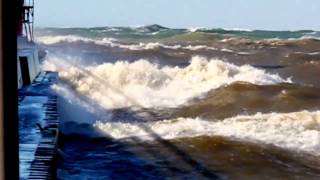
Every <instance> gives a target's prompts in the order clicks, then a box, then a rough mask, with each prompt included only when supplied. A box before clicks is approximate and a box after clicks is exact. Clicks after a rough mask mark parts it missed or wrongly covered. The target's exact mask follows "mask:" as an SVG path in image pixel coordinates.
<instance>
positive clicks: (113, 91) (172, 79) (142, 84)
mask: <svg viewBox="0 0 320 180" xmlns="http://www.w3.org/2000/svg"><path fill="white" fill-rule="evenodd" d="M54 63H56V62H55V61H52V62H50V59H49V60H47V62H45V63H44V66H45V67H43V68H45V69H46V68H47V70H50V68H52V70H58V72H59V76H60V78H61V79H62V80H64V81H65V82H66V83H68V84H69V85H71V86H72V87H73V88H74V89H75V90H76V91H77V92H78V93H80V94H81V95H85V96H86V97H89V98H90V99H91V100H93V101H95V102H98V104H100V105H101V106H102V107H104V108H111V109H113V108H124V107H132V106H135V107H144V108H164V107H178V106H180V105H183V104H185V103H187V102H188V101H190V100H192V99H194V98H201V97H204V96H205V95H206V93H207V92H209V91H210V90H213V89H216V88H218V87H220V86H222V85H226V84H230V83H233V82H236V81H246V82H250V83H253V84H258V85H266V84H277V83H282V82H290V80H284V79H282V78H281V77H279V76H278V75H276V74H269V73H266V72H265V71H264V70H260V69H257V68H254V67H252V66H249V65H243V66H236V65H234V64H231V63H227V62H223V61H221V60H218V59H210V60H209V59H206V58H204V57H199V56H196V57H193V58H192V59H191V62H190V64H189V65H188V66H187V67H184V68H183V67H170V66H165V67H160V66H159V65H157V64H152V63H150V62H149V61H147V60H143V59H142V60H138V61H135V62H132V63H129V62H127V61H118V62H116V63H104V64H101V65H96V66H90V67H85V68H84V67H83V68H82V67H80V66H77V65H75V64H73V65H71V66H70V67H67V68H61V69H59V67H57V66H56V65H54Z"/></svg>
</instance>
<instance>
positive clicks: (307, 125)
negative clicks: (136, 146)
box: [95, 111, 320, 155]
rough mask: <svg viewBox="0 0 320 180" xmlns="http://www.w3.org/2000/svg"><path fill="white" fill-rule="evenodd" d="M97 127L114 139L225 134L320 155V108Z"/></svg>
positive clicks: (111, 123)
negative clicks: (209, 118) (153, 134)
mask: <svg viewBox="0 0 320 180" xmlns="http://www.w3.org/2000/svg"><path fill="white" fill-rule="evenodd" d="M95 126H96V127H97V128H99V129H100V130H101V131H103V132H104V133H106V134H108V135H109V136H111V137H113V138H115V139H121V138H130V137H138V138H140V139H142V140H152V139H153V138H154V137H153V136H152V134H151V133H150V131H152V132H154V133H155V134H157V135H158V136H160V137H161V138H164V139H176V138H182V137H195V136H225V137H231V138H235V139H239V140H244V141H250V142H262V143H266V144H272V145H275V146H278V147H281V148H285V149H291V150H294V151H304V152H308V153H312V154H315V155H320V111H314V112H310V111H300V112H293V113H269V114H261V113H257V114H255V115H252V116H247V115H246V116H244V115H238V116H235V117H232V118H227V119H224V120H221V121H214V122H212V121H206V120H202V119H199V118H195V119H192V118H177V119H171V120H163V121H157V122H145V123H137V122H101V121H98V122H97V123H96V124H95Z"/></svg>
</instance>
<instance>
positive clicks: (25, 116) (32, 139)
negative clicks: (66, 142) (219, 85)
mask: <svg viewBox="0 0 320 180" xmlns="http://www.w3.org/2000/svg"><path fill="white" fill-rule="evenodd" d="M56 81H57V74H56V73H55V72H41V73H40V74H39V75H38V76H37V77H36V79H35V80H34V81H33V83H32V84H30V85H27V86H23V87H22V88H21V89H19V131H20V134H19V147H20V148H19V149H20V150H19V154H20V155H19V156H20V158H19V160H20V176H21V179H55V178H56V156H57V146H58V134H59V130H58V128H59V115H58V112H57V96H56V94H55V92H53V91H52V89H51V88H50V86H51V85H52V84H54V83H55V82H56Z"/></svg>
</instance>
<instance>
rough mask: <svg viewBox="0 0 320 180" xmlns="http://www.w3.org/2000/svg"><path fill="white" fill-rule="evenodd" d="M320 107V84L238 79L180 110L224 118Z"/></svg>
mask: <svg viewBox="0 0 320 180" xmlns="http://www.w3.org/2000/svg"><path fill="white" fill-rule="evenodd" d="M319 108H320V88H315V87H306V86H299V85H294V84H278V85H254V84H250V83H247V82H236V83H233V84H230V85H227V86H224V87H221V88H218V89H216V90H214V91H212V92H210V93H208V95H207V96H206V98H204V99H199V100H195V101H194V102H193V103H191V104H190V105H187V106H185V107H182V108H180V109H179V110H177V112H176V115H177V116H178V117H179V116H183V117H203V118H206V119H212V120H214V119H223V118H227V117H232V116H236V115H239V114H255V113H257V112H262V113H270V112H295V111H300V110H316V109H319Z"/></svg>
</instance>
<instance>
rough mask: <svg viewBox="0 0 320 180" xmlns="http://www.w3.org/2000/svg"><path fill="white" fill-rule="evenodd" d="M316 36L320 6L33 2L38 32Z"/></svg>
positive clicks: (200, 0)
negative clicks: (157, 28) (156, 28)
mask: <svg viewBox="0 0 320 180" xmlns="http://www.w3.org/2000/svg"><path fill="white" fill-rule="evenodd" d="M150 24H159V25H163V26H167V27H171V28H190V27H212V28H239V29H263V30H302V29H310V30H320V0H35V26H37V27H98V26H141V25H150Z"/></svg>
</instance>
